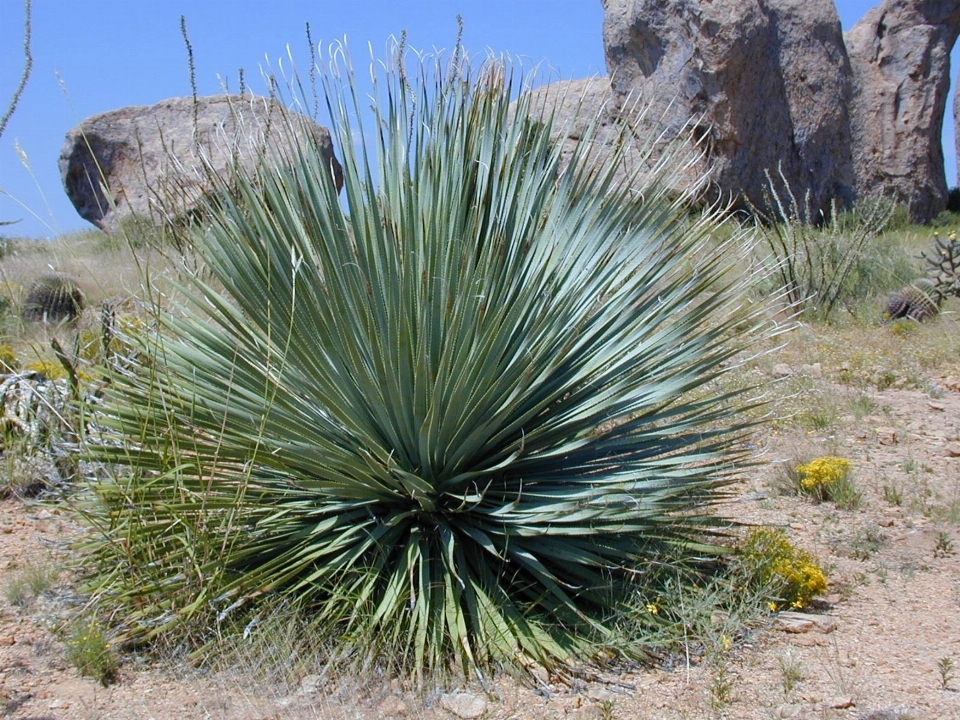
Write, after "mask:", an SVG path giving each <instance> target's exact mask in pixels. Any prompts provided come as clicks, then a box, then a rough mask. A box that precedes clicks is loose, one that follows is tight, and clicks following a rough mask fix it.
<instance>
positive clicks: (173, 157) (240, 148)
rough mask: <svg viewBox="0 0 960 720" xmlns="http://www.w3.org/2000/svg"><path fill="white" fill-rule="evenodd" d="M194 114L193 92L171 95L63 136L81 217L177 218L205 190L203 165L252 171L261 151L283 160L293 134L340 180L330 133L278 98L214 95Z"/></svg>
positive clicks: (110, 221)
mask: <svg viewBox="0 0 960 720" xmlns="http://www.w3.org/2000/svg"><path fill="white" fill-rule="evenodd" d="M194 111H195V108H194V100H193V98H192V97H185V98H173V99H170V100H164V101H163V102H160V103H157V104H156V105H150V106H137V107H127V108H122V109H120V110H114V111H111V112H107V113H103V114H101V115H95V116H93V117H90V118H87V119H86V120H84V121H83V122H82V123H81V124H80V125H78V126H77V127H75V128H74V129H72V130H71V131H70V132H69V133H67V137H66V140H65V142H64V145H63V149H62V151H61V153H60V161H59V163H60V178H61V180H62V181H63V186H64V188H65V189H66V191H67V195H68V196H69V198H70V200H71V202H73V205H74V207H76V208H77V212H79V213H80V216H81V217H82V218H84V219H85V220H88V221H90V222H91V223H93V224H94V225H96V226H97V227H100V228H102V229H105V230H112V229H116V228H117V226H118V225H119V223H120V221H121V220H122V219H123V218H126V217H128V216H137V217H139V218H149V219H151V220H153V221H154V222H160V221H162V220H164V219H170V218H177V217H181V216H183V215H186V214H188V213H190V212H192V211H194V210H195V209H196V208H197V207H198V205H199V203H200V200H201V198H202V197H203V196H204V194H205V193H206V192H208V191H209V190H210V189H211V185H210V180H209V176H208V174H207V173H208V171H209V170H211V169H212V171H213V172H215V173H217V174H222V173H225V172H228V171H229V170H230V169H231V168H232V167H234V163H239V164H240V165H241V166H243V167H244V168H247V169H252V168H254V167H255V166H256V164H257V163H258V162H260V161H261V160H262V158H263V157H264V155H265V154H266V155H268V156H272V157H275V158H276V159H277V161H278V162H283V159H282V158H283V155H284V153H285V152H289V150H290V148H291V145H292V141H293V139H294V135H298V136H300V135H308V136H310V137H311V139H312V141H314V142H316V143H318V145H319V147H320V148H321V151H322V152H323V154H324V156H325V157H327V158H329V161H330V166H331V171H332V172H334V173H335V177H336V179H337V186H338V187H339V186H340V185H341V183H342V176H341V171H340V164H339V163H338V162H337V160H336V158H335V157H334V155H333V143H332V141H331V139H330V133H329V131H328V130H327V129H326V128H323V127H321V126H320V125H317V124H315V123H313V122H312V121H310V120H308V119H306V118H304V117H302V116H299V115H294V114H293V113H291V112H288V111H286V110H285V109H284V107H283V106H282V105H280V104H279V103H277V102H276V101H273V100H269V99H267V98H263V97H257V96H252V95H214V96H210V97H201V98H198V99H197V105H196V115H194ZM302 139H303V138H302V137H301V140H302ZM202 157H204V158H206V163H204V162H203V161H202V160H201V158H202ZM104 184H105V185H106V187H107V188H109V193H110V195H111V196H112V197H113V200H114V203H115V206H114V207H111V206H110V203H109V201H108V199H107V194H105V193H104V191H103V189H102V187H101V185H104Z"/></svg>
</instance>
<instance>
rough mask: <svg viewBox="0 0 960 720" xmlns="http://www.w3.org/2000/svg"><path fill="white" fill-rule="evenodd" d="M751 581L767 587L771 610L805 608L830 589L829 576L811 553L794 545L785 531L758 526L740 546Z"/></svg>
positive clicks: (741, 555)
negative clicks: (828, 585)
mask: <svg viewBox="0 0 960 720" xmlns="http://www.w3.org/2000/svg"><path fill="white" fill-rule="evenodd" d="M740 558H741V561H742V562H743V564H744V567H745V568H746V569H747V570H748V572H749V573H750V575H751V582H752V583H754V584H756V585H758V586H760V587H768V588H769V589H770V592H771V594H772V595H775V596H776V597H777V600H776V601H774V602H771V603H770V609H771V610H779V609H781V608H783V607H788V606H789V607H793V608H802V607H804V606H805V605H806V604H807V603H808V602H810V600H811V599H812V598H813V597H815V596H816V595H819V594H820V593H822V592H823V591H824V590H826V589H827V576H826V574H825V573H824V572H823V570H822V569H821V568H820V566H819V565H817V563H816V561H814V559H813V557H812V556H811V555H810V553H808V552H806V551H805V550H802V549H800V548H797V547H795V546H794V545H793V544H792V543H791V542H790V541H789V540H788V539H787V535H786V533H785V532H784V531H783V530H774V529H772V528H756V529H754V530H753V531H752V532H751V533H750V535H749V536H748V537H747V539H746V540H745V541H744V543H743V545H742V546H741V548H740Z"/></svg>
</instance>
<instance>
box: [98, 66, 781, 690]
mask: <svg viewBox="0 0 960 720" xmlns="http://www.w3.org/2000/svg"><path fill="white" fill-rule="evenodd" d="M344 67H345V65H344V61H343V59H342V57H341V58H340V59H339V61H337V60H335V61H334V62H332V63H331V68H332V69H331V70H330V71H328V72H327V73H326V74H325V76H324V94H325V96H326V99H327V104H328V109H329V111H330V114H331V117H332V121H333V126H334V128H333V129H334V133H335V137H336V138H337V140H338V143H339V151H340V154H341V155H342V166H343V173H344V181H345V182H344V197H343V198H342V199H341V198H340V197H338V194H337V189H336V187H335V184H334V181H333V179H332V176H331V170H330V167H329V166H328V165H327V164H326V163H325V162H324V161H323V159H322V157H321V155H320V152H319V150H317V149H316V148H313V147H310V146H308V145H304V146H302V147H299V148H295V149H294V150H292V151H291V155H290V157H289V162H288V163H287V165H286V167H280V168H278V167H268V166H264V167H263V168H262V169H261V171H260V172H259V173H256V174H254V175H253V176H251V175H240V176H239V177H234V178H230V179H228V180H225V181H224V183H225V187H226V186H227V184H228V183H229V185H230V192H224V193H222V194H221V195H220V196H219V199H218V200H217V202H216V205H215V207H212V208H211V212H210V214H209V216H208V217H207V219H206V220H205V221H204V223H203V224H204V225H205V228H206V229H205V231H204V232H203V233H201V234H200V235H199V236H198V237H197V238H196V245H197V252H199V253H200V254H201V255H202V257H203V260H204V264H205V267H206V268H207V271H208V272H209V275H204V277H206V278H207V280H203V279H201V278H199V277H198V278H197V279H196V280H195V281H194V282H193V284H192V287H191V288H190V289H188V294H189V296H190V297H191V299H192V304H190V305H189V306H187V307H177V308H170V309H158V314H159V316H160V317H161V318H162V320H163V328H164V329H163V331H162V332H161V333H160V334H159V335H158V336H156V337H151V338H143V339H141V344H142V352H143V354H144V356H149V358H150V361H149V362H144V363H142V364H141V365H140V366H138V367H136V368H135V369H134V370H132V371H130V372H126V371H125V372H124V373H122V374H121V373H118V374H117V376H116V377H115V379H114V382H113V386H112V388H111V390H110V399H109V402H108V403H107V404H106V406H105V407H104V408H101V409H98V410H97V412H98V419H97V423H96V425H92V426H91V427H99V428H102V429H103V432H104V434H103V436H102V440H101V441H99V442H98V443H95V445H94V447H93V453H94V455H95V457H97V458H98V459H100V460H106V461H109V462H110V463H114V464H116V465H117V466H120V467H121V471H119V472H118V473H117V475H116V477H115V478H113V479H112V480H111V481H110V482H101V483H99V484H98V485H97V486H96V495H97V498H98V501H97V502H96V503H93V504H92V505H90V506H89V507H87V508H85V513H86V514H87V517H88V519H89V520H90V522H91V523H92V524H93V525H94V527H95V528H96V530H97V531H98V532H97V533H96V535H95V539H94V540H91V541H90V542H88V544H87V549H88V550H89V551H90V554H89V558H90V563H91V564H90V580H91V583H90V590H91V591H92V592H94V593H97V594H99V596H100V597H101V598H102V599H103V600H105V601H109V602H113V603H121V604H123V605H124V606H125V607H126V614H124V613H120V612H114V613H113V617H116V618H120V617H122V618H123V619H124V626H123V627H121V628H120V629H119V630H118V633H119V634H118V637H121V638H126V639H128V640H147V639H150V638H153V637H156V636H158V635H162V634H163V633H165V632H184V631H192V632H193V633H194V634H195V636H196V637H197V638H198V639H199V640H200V641H204V640H210V639H211V638H214V637H215V635H216V633H217V632H223V631H224V628H226V627H227V626H228V625H229V624H230V622H231V620H233V619H236V620H237V621H238V622H239V623H240V627H241V628H243V627H246V628H247V632H253V631H255V627H256V618H257V617H258V613H260V614H261V615H262V614H263V613H267V612H269V608H270V607H271V603H273V602H282V603H284V607H287V608H289V607H290V603H291V602H293V603H296V604H297V605H298V606H299V608H300V611H302V612H303V613H304V616H305V617H308V618H309V619H310V622H311V627H312V628H314V630H315V631H316V632H317V633H322V634H323V635H324V636H325V637H328V638H329V639H330V643H331V645H330V646H331V648H333V655H332V657H333V658H334V659H337V658H339V659H344V658H347V659H351V658H352V659H354V660H357V661H365V662H367V661H374V662H380V661H382V662H384V663H388V664H390V665H391V666H393V667H394V668H396V669H398V670H401V671H410V672H415V673H417V674H418V675H420V676H421V677H422V673H424V672H427V673H431V672H437V671H446V670H448V669H450V668H451V667H459V668H460V669H461V670H463V671H471V672H472V671H474V670H480V671H482V670H484V669H487V668H491V667H498V666H514V667H519V666H524V665H528V664H530V663H531V662H538V663H541V664H543V665H545V666H547V667H555V666H557V665H558V664H562V663H569V662H573V661H576V660H578V659H584V658H588V657H589V656H590V654H591V653H592V652H594V651H595V650H596V649H597V648H598V647H602V646H603V644H604V643H605V642H606V641H607V640H608V639H609V638H610V637H612V634H611V631H612V628H613V627H614V626H615V625H616V623H617V621H618V620H617V618H618V617H619V615H620V613H621V612H622V610H623V609H624V608H626V607H627V606H628V605H629V604H630V603H631V602H635V598H636V597H637V596H636V595H635V593H634V590H635V587H634V583H635V582H636V578H637V577H640V576H641V575H642V571H643V570H644V568H645V567H647V566H648V565H649V564H650V563H652V562H656V561H657V559H658V558H661V557H666V556H669V557H672V558H682V559H685V560H683V561H689V562H691V563H696V562H701V561H703V560H704V559H705V558H710V557H715V556H716V554H717V553H718V552H719V549H718V547H716V541H717V536H718V534H720V533H722V527H721V525H722V523H720V521H719V520H718V519H717V518H716V517H715V515H714V513H713V511H712V508H711V505H712V503H714V502H715V501H716V500H718V499H719V498H721V497H722V496H723V494H724V490H723V488H724V487H725V486H726V485H727V484H728V483H729V482H730V480H731V478H732V477H734V473H735V471H736V469H737V464H738V463H739V462H740V461H742V460H743V459H744V455H743V452H742V450H741V449H739V447H740V446H738V445H737V443H738V441H739V440H740V439H741V438H742V436H743V434H744V432H745V431H746V428H747V426H748V421H747V420H744V419H742V418H741V415H740V411H741V410H742V409H743V407H744V403H742V402H733V401H734V400H735V399H736V395H735V393H727V392H725V391H723V390H722V389H718V388H721V387H722V384H719V383H715V382H714V381H716V380H717V379H718V377H719V376H720V375H721V374H723V373H724V372H725V371H726V369H727V368H732V367H735V366H736V364H735V363H732V362H731V359H732V358H734V356H735V355H737V354H738V353H739V352H740V351H741V350H743V349H744V348H745V347H746V346H747V345H748V343H751V342H753V341H754V340H755V339H756V334H757V333H758V332H760V333H762V332H766V330H764V329H763V328H764V327H766V326H765V323H764V322H763V313H762V308H760V307H759V306H757V305H754V304H751V303H750V302H749V300H748V299H747V298H748V297H749V293H748V292H747V291H746V290H747V286H748V285H749V284H750V283H751V282H752V278H751V273H750V272H745V271H744V265H743V263H744V260H745V258H748V257H749V254H750V251H751V249H750V248H748V247H744V246H745V243H743V242H742V238H736V239H733V240H729V241H727V244H726V245H725V246H724V247H719V248H718V247H715V246H714V245H713V244H712V241H711V239H710V233H711V230H712V229H713V227H714V223H715V222H716V213H706V214H702V215H698V216H696V218H697V219H693V220H691V219H690V217H691V216H690V215H689V214H688V213H687V212H686V209H685V208H686V205H685V203H686V197H685V196H684V195H682V194H681V195H679V196H678V195H677V194H676V193H672V192H670V191H668V189H667V188H668V187H669V183H667V182H663V180H664V176H665V175H666V174H670V173H675V174H676V175H677V176H680V175H682V174H683V173H684V172H686V171H687V170H688V166H687V165H686V164H685V162H684V160H683V159H682V158H681V156H680V155H679V154H678V152H679V151H676V152H672V153H667V154H665V155H664V156H663V157H662V160H661V161H660V165H659V170H658V171H657V172H654V173H652V174H651V176H650V177H651V179H650V180H649V182H648V183H647V184H646V185H645V186H644V188H643V191H642V193H639V194H634V193H633V192H632V191H631V190H630V188H629V186H628V185H627V184H625V183H619V182H617V181H615V179H614V177H615V175H614V173H615V165H616V164H617V158H614V159H613V162H611V163H609V164H608V165H603V166H601V165H599V164H598V163H597V162H596V161H595V160H596V159H595V158H594V157H593V155H592V153H591V150H590V148H591V147H592V145H591V143H590V142H589V138H587V139H586V141H585V142H583V143H582V144H581V145H580V149H579V150H577V151H576V152H575V153H574V155H573V158H572V160H570V162H569V163H567V162H566V161H564V162H561V155H560V149H559V148H558V147H555V146H554V144H553V143H552V142H551V133H552V131H553V130H554V125H555V123H556V119H555V118H554V117H553V113H552V112H551V109H550V108H543V107H539V108H535V107H531V106H530V101H529V100H528V99H527V98H526V97H525V96H524V97H521V98H520V99H519V100H517V101H516V102H515V103H514V104H513V105H511V102H510V100H511V95H512V93H513V90H514V80H513V74H512V71H511V70H510V69H509V68H508V67H507V66H506V65H504V64H503V63H502V62H498V61H493V60H489V61H487V62H485V63H482V64H480V65H471V64H470V63H469V62H468V61H466V60H464V59H458V58H455V60H454V61H453V62H452V63H450V64H449V65H448V66H447V67H444V66H443V65H442V63H440V62H439V61H437V62H436V64H435V65H430V64H428V63H426V62H421V63H419V64H418V65H417V66H416V68H415V70H413V71H410V70H407V69H404V66H403V58H402V57H396V58H394V61H393V63H392V64H391V65H389V66H388V69H387V70H386V71H385V72H383V73H382V74H381V77H380V78H379V80H378V84H377V87H376V90H375V96H376V101H375V104H374V106H373V109H372V113H373V120H374V125H373V127H372V128H367V127H365V126H364V125H363V123H362V118H363V117H364V116H365V113H366V112H368V111H367V109H366V108H365V107H364V106H365V104H366V101H365V100H364V99H362V98H360V97H358V94H357V93H356V92H355V90H354V87H353V84H352V77H351V76H350V74H349V72H347V71H346V70H345V69H344ZM391 68H392V69H391ZM367 133H369V134H367ZM358 137H362V138H363V139H364V140H363V142H360V143H358V144H356V145H355V144H354V141H355V139H356V138H358ZM634 180H636V179H635V178H634ZM91 439H92V440H96V438H91ZM678 562H680V560H678ZM639 640H640V639H638V640H637V642H635V643H630V644H627V645H622V644H621V645H620V646H618V647H617V648H616V650H617V651H619V652H622V653H623V654H625V655H631V656H636V655H638V654H639V653H641V652H642V643H641V642H640V641H639Z"/></svg>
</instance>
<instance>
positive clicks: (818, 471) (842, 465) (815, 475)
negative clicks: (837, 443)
mask: <svg viewBox="0 0 960 720" xmlns="http://www.w3.org/2000/svg"><path fill="white" fill-rule="evenodd" d="M848 472H850V461H849V460H846V459H844V458H840V457H829V456H828V457H822V458H817V459H816V460H812V461H810V462H808V463H806V464H804V465H797V473H798V474H799V475H800V487H801V488H803V489H804V490H807V491H816V490H823V489H826V488H828V487H830V486H831V485H833V484H834V483H835V482H838V481H839V480H843V478H845V477H846V475H847V473H848Z"/></svg>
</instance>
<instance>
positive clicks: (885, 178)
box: [845, 0, 960, 222]
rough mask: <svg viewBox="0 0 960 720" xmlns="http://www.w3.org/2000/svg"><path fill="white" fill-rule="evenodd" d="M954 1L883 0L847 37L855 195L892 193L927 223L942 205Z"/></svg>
mask: <svg viewBox="0 0 960 720" xmlns="http://www.w3.org/2000/svg"><path fill="white" fill-rule="evenodd" d="M958 33H960V2H958V1H957V0H883V2H882V3H881V4H880V5H879V6H878V7H875V8H874V9H873V10H871V11H869V12H868V13H867V14H866V15H865V16H864V17H863V19H861V20H860V22H858V23H857V24H856V25H855V26H854V27H853V28H852V29H851V30H850V31H849V32H848V33H847V34H846V36H845V41H846V46H847V52H848V53H849V57H850V64H851V67H852V69H853V81H854V99H853V104H852V106H851V129H852V136H853V149H854V150H853V162H854V171H855V174H856V188H857V193H858V195H861V196H862V195H872V194H877V193H885V194H888V195H889V194H892V195H893V196H894V197H895V198H896V199H897V200H899V201H901V202H905V203H908V204H909V207H910V213H911V215H912V216H913V218H914V219H915V220H917V221H921V222H925V221H927V220H929V219H931V218H932V217H934V216H935V215H936V214H937V213H938V212H940V211H941V210H943V209H944V208H945V207H946V204H947V186H946V179H945V177H944V169H943V149H942V146H941V139H940V134H941V131H942V128H943V119H944V114H945V111H946V103H947V93H948V91H949V87H950V51H951V49H952V48H953V45H954V43H955V42H956V40H957V35H958Z"/></svg>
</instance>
